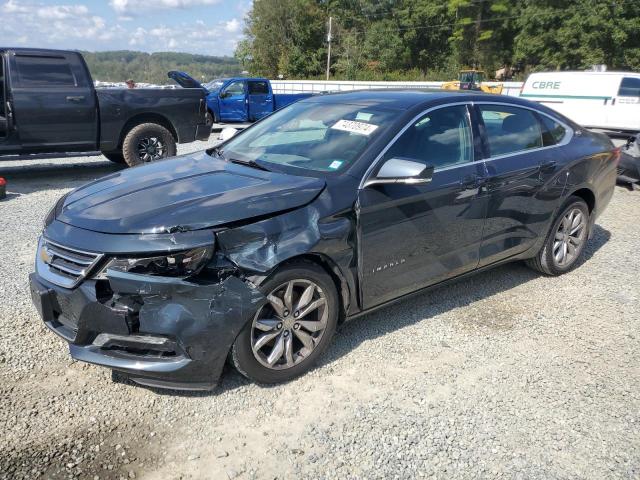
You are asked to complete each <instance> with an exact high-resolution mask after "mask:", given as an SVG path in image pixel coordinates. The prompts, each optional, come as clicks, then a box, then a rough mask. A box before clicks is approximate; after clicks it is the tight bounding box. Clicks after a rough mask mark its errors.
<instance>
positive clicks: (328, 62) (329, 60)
mask: <svg viewBox="0 0 640 480" xmlns="http://www.w3.org/2000/svg"><path fill="white" fill-rule="evenodd" d="M332 20H333V17H329V35H327V42H329V49H328V50H327V80H329V68H330V67H331V22H332Z"/></svg>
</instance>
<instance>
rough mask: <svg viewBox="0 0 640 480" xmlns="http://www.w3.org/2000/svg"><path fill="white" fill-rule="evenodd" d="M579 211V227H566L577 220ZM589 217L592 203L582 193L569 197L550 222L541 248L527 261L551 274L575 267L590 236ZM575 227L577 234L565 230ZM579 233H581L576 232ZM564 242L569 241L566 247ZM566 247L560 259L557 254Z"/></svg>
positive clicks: (531, 266)
mask: <svg viewBox="0 0 640 480" xmlns="http://www.w3.org/2000/svg"><path fill="white" fill-rule="evenodd" d="M578 212H579V213H580V214H581V215H582V217H581V221H580V230H579V231H578V230H577V228H578V227H577V226H572V227H571V228H568V229H567V226H568V224H569V223H573V222H576V221H577V213H578ZM571 214H575V216H573V217H570V215H571ZM589 217H590V215H589V207H588V206H587V204H586V202H585V201H584V200H583V199H581V198H580V197H575V196H571V197H569V198H568V199H567V201H566V202H565V203H564V206H563V207H562V208H561V209H560V213H559V214H558V216H557V217H556V219H555V220H554V222H553V223H552V224H551V228H550V230H549V233H547V237H546V238H545V241H544V244H543V245H542V248H541V249H540V251H539V252H538V254H537V255H536V256H535V257H533V258H530V259H528V260H526V264H527V265H528V266H529V267H530V268H532V269H534V270H537V271H539V272H541V273H543V274H545V275H550V276H557V275H562V274H563V273H567V272H569V271H571V270H573V269H574V268H575V267H576V265H577V264H578V260H579V259H580V257H581V256H582V254H583V253H584V249H585V246H586V244H587V241H588V239H589ZM571 218H573V220H571ZM573 230H576V234H575V235H572V234H567V233H566V232H569V233H570V232H571V231H573ZM578 234H579V236H577V235H578ZM576 239H577V241H576ZM558 244H559V245H558ZM563 244H566V245H567V247H564V246H563ZM565 248H566V249H565ZM571 248H573V249H574V252H573V253H571ZM563 251H564V253H565V255H566V257H563V258H564V261H559V260H558V257H559V256H560V257H562V252H563Z"/></svg>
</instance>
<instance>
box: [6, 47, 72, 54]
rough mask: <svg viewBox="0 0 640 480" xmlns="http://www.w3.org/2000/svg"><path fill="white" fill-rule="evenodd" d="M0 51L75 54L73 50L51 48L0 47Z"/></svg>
mask: <svg viewBox="0 0 640 480" xmlns="http://www.w3.org/2000/svg"><path fill="white" fill-rule="evenodd" d="M0 52H16V53H31V54H35V55H37V54H48V55H65V54H69V53H73V54H77V53H79V52H77V51H74V50H55V49H51V48H25V47H0Z"/></svg>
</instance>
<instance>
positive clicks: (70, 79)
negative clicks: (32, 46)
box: [15, 55, 76, 87]
mask: <svg viewBox="0 0 640 480" xmlns="http://www.w3.org/2000/svg"><path fill="white" fill-rule="evenodd" d="M15 65H16V86H17V87H75V86H76V80H75V77H74V76H73V72H72V71H71V66H70V65H69V62H68V61H67V60H66V59H65V58H64V57H38V56H30V55H29V56H27V55H16V56H15Z"/></svg>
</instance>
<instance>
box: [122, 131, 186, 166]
mask: <svg viewBox="0 0 640 480" xmlns="http://www.w3.org/2000/svg"><path fill="white" fill-rule="evenodd" d="M122 153H123V155H124V160H125V161H126V162H127V165H129V166H130V167H133V166H136V165H140V164H142V163H149V162H154V161H156V160H161V159H163V158H167V157H173V156H175V155H176V140H175V138H173V135H172V134H171V132H170V131H169V130H167V129H166V128H165V127H163V126H162V125H158V124H157V123H143V124H141V125H138V126H136V127H133V128H132V129H131V130H130V131H129V133H127V136H126V137H125V138H124V142H123V143H122Z"/></svg>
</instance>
